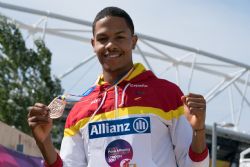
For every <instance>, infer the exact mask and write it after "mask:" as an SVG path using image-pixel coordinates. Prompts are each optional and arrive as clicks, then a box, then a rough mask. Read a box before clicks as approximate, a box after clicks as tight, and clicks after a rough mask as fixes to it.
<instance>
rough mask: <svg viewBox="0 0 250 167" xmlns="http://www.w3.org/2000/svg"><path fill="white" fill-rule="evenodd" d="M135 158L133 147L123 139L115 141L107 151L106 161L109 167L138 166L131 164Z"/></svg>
mask: <svg viewBox="0 0 250 167" xmlns="http://www.w3.org/2000/svg"><path fill="white" fill-rule="evenodd" d="M132 158H133V149H132V147H131V145H130V144H129V143H128V142H127V141H125V140H122V139H118V140H114V141H112V142H111V143H109V145H108V146H107V147H106V149H105V159H106V162H107V163H108V164H109V166H112V167H128V166H132V165H133V166H136V165H135V164H130V161H131V160H132Z"/></svg>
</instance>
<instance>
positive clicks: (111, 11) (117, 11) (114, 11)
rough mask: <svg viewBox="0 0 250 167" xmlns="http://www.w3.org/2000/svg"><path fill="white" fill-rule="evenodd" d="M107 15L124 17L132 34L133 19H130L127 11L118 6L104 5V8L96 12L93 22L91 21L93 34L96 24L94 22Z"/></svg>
mask: <svg viewBox="0 0 250 167" xmlns="http://www.w3.org/2000/svg"><path fill="white" fill-rule="evenodd" d="M107 16H115V17H122V18H124V19H125V21H126V23H127V25H128V27H129V29H130V31H131V33H132V35H134V24H133V21H132V19H131V17H130V16H129V15H128V13H127V12H125V11H124V10H123V9H121V8H118V7H112V6H111V7H106V8H104V9H102V10H101V11H100V12H99V13H97V15H96V17H95V19H94V21H93V23H92V32H93V35H94V33H95V25H96V22H97V21H98V20H100V19H102V18H104V17H107Z"/></svg>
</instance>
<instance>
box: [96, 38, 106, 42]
mask: <svg viewBox="0 0 250 167" xmlns="http://www.w3.org/2000/svg"><path fill="white" fill-rule="evenodd" d="M107 40H108V38H107V37H100V38H97V41H99V42H101V43H104V42H106V41H107Z"/></svg>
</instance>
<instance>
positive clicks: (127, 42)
mask: <svg viewBox="0 0 250 167" xmlns="http://www.w3.org/2000/svg"><path fill="white" fill-rule="evenodd" d="M136 41H137V36H135V35H133V34H132V32H131V31H130V29H129V27H128V25H127V23H126V21H125V20H124V18H122V17H116V16H107V17H104V18H102V19H100V20H98V21H97V22H96V25H95V28H94V35H93V39H91V43H92V46H93V48H94V51H95V53H96V55H97V57H98V59H99V62H100V63H101V65H102V68H103V72H107V73H111V74H112V73H114V74H116V75H120V74H122V73H124V72H126V71H128V70H129V69H131V68H132V67H133V61H132V50H133V48H134V47H135V45H136Z"/></svg>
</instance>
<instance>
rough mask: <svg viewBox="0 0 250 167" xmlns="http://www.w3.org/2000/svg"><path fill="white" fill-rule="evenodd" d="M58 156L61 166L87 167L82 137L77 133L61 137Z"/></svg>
mask: <svg viewBox="0 0 250 167" xmlns="http://www.w3.org/2000/svg"><path fill="white" fill-rule="evenodd" d="M60 156H61V158H62V161H63V167H87V165H88V164H87V160H86V153H85V148H84V139H83V138H82V137H81V135H80V134H79V133H76V134H74V135H73V136H64V137H63V140H62V144H61V150H60Z"/></svg>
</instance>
